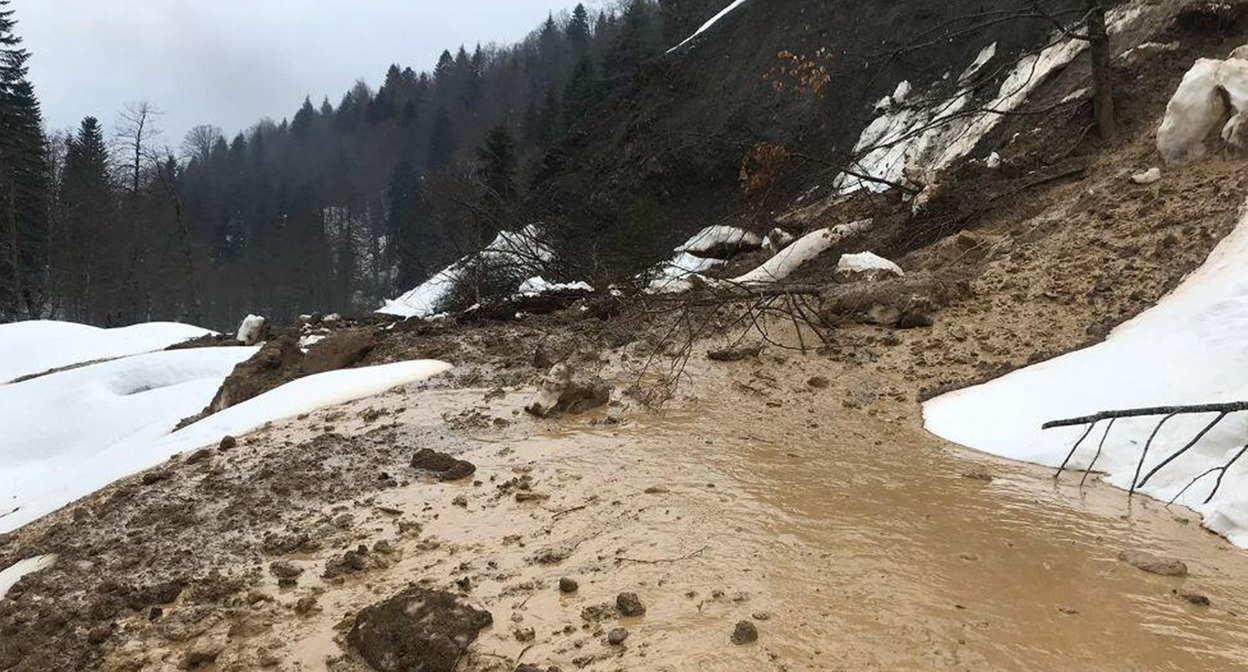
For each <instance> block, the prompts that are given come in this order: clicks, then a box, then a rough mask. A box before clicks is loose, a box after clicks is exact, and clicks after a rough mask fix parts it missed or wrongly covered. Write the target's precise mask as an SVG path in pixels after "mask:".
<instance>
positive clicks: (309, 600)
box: [295, 595, 317, 616]
mask: <svg viewBox="0 0 1248 672" xmlns="http://www.w3.org/2000/svg"><path fill="white" fill-rule="evenodd" d="M316 608H317V604H316V596H314V595H309V596H307V597H301V598H299V600H298V601H297V602H295V613H296V614H299V615H300V616H307V615H308V614H310V613H312V612H313V611H315V610H316Z"/></svg>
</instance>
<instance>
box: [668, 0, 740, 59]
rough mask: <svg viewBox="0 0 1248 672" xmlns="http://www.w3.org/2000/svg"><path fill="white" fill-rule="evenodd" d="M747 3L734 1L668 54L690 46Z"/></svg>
mask: <svg viewBox="0 0 1248 672" xmlns="http://www.w3.org/2000/svg"><path fill="white" fill-rule="evenodd" d="M745 2H746V0H733V1H732V3H730V4H729V5H728V6H727V7H725V8H723V9H721V10H720V11H719V13H718V14H716V15H715V16H712V17H711V18H710V20H709V21H707V22H706V23H704V24H702V26H701V27H699V28H698V29H697V30H695V31H693V34H692V35H690V36H689V37H686V38H685V39H683V40H681V42H680V44H678V45H676V46H674V47H672V48H671V49H668V50H667V53H669V54H670V53H672V52H673V51H676V50H677V49H680V48H681V47H683V46H685V45H686V44H689V43H690V42H692V41H693V38H695V37H697V36H699V35H701V34H702V33H705V32H706V31H708V30H710V28H711V26H713V25H715V24H716V23H719V20H720V19H722V18H724V17H725V16H728V14H729V13H730V12H732V10H734V9H736V8H738V7H740V6H741V5H744V4H745Z"/></svg>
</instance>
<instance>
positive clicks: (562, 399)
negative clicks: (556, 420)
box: [524, 364, 611, 418]
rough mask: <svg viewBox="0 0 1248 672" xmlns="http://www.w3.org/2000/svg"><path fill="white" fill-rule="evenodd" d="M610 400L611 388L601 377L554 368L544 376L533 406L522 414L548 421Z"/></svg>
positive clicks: (528, 407) (558, 367)
mask: <svg viewBox="0 0 1248 672" xmlns="http://www.w3.org/2000/svg"><path fill="white" fill-rule="evenodd" d="M610 400H611V386H610V385H608V384H607V382H606V381H605V380H603V379H602V378H601V377H599V376H586V375H579V374H574V373H572V370H571V369H569V368H568V367H567V365H565V364H556V365H555V366H554V367H552V368H551V369H550V372H549V373H547V374H546V378H545V379H544V380H543V381H542V387H541V389H540V390H539V391H538V393H537V397H536V398H535V399H534V400H533V403H531V404H529V405H528V406H526V407H525V408H524V410H525V411H528V412H529V413H531V414H532V415H536V416H537V417H539V418H551V417H558V416H560V415H563V414H564V413H584V412H585V411H588V410H591V409H594V408H598V407H599V406H605V405H606V404H607V402H608V401H610Z"/></svg>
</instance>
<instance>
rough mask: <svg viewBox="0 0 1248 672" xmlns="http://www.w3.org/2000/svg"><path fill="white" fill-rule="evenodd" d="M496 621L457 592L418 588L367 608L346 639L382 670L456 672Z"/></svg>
mask: <svg viewBox="0 0 1248 672" xmlns="http://www.w3.org/2000/svg"><path fill="white" fill-rule="evenodd" d="M493 622H494V619H493V617H492V616H491V615H490V613H489V612H488V611H482V610H480V609H476V608H474V607H471V606H468V605H466V604H464V603H462V602H460V600H459V598H458V597H456V596H455V595H454V594H452V593H448V592H445V591H441V590H429V589H426V588H420V587H416V586H414V587H411V588H408V589H407V590H405V591H403V592H401V593H399V594H398V595H395V596H394V597H392V598H390V599H388V600H386V601H384V602H379V603H377V604H374V605H372V606H370V607H365V608H364V609H362V610H361V611H360V612H359V613H358V614H357V615H356V617H355V623H354V624H353V625H352V626H351V631H350V632H348V633H347V642H348V643H350V645H351V646H352V648H354V649H355V650H356V651H357V652H358V653H359V654H360V656H361V657H362V658H363V659H364V660H365V661H366V662H367V663H368V664H369V665H370V666H371V667H372V668H373V669H375V670H380V671H381V672H408V671H419V672H451V670H454V669H455V665H456V664H457V663H458V662H459V660H460V657H461V656H462V655H463V653H464V650H466V649H467V648H468V647H469V646H470V645H471V644H472V643H473V642H474V641H475V640H476V639H477V635H478V634H479V633H480V632H481V629H482V628H485V627H486V626H488V625H490V624H491V623H493Z"/></svg>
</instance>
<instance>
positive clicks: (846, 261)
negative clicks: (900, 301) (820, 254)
mask: <svg viewBox="0 0 1248 672" xmlns="http://www.w3.org/2000/svg"><path fill="white" fill-rule="evenodd" d="M903 276H905V273H904V272H902V270H901V267H900V266H898V265H897V264H894V263H893V262H891V261H889V260H887V259H885V258H884V257H881V256H879V255H876V254H873V253H871V252H861V253H859V254H843V255H841V258H840V260H839V261H837V262H836V270H835V271H834V272H833V274H832V278H833V279H834V280H836V281H837V282H846V283H847V282H879V281H880V280H886V279H889V278H900V277H903Z"/></svg>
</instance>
